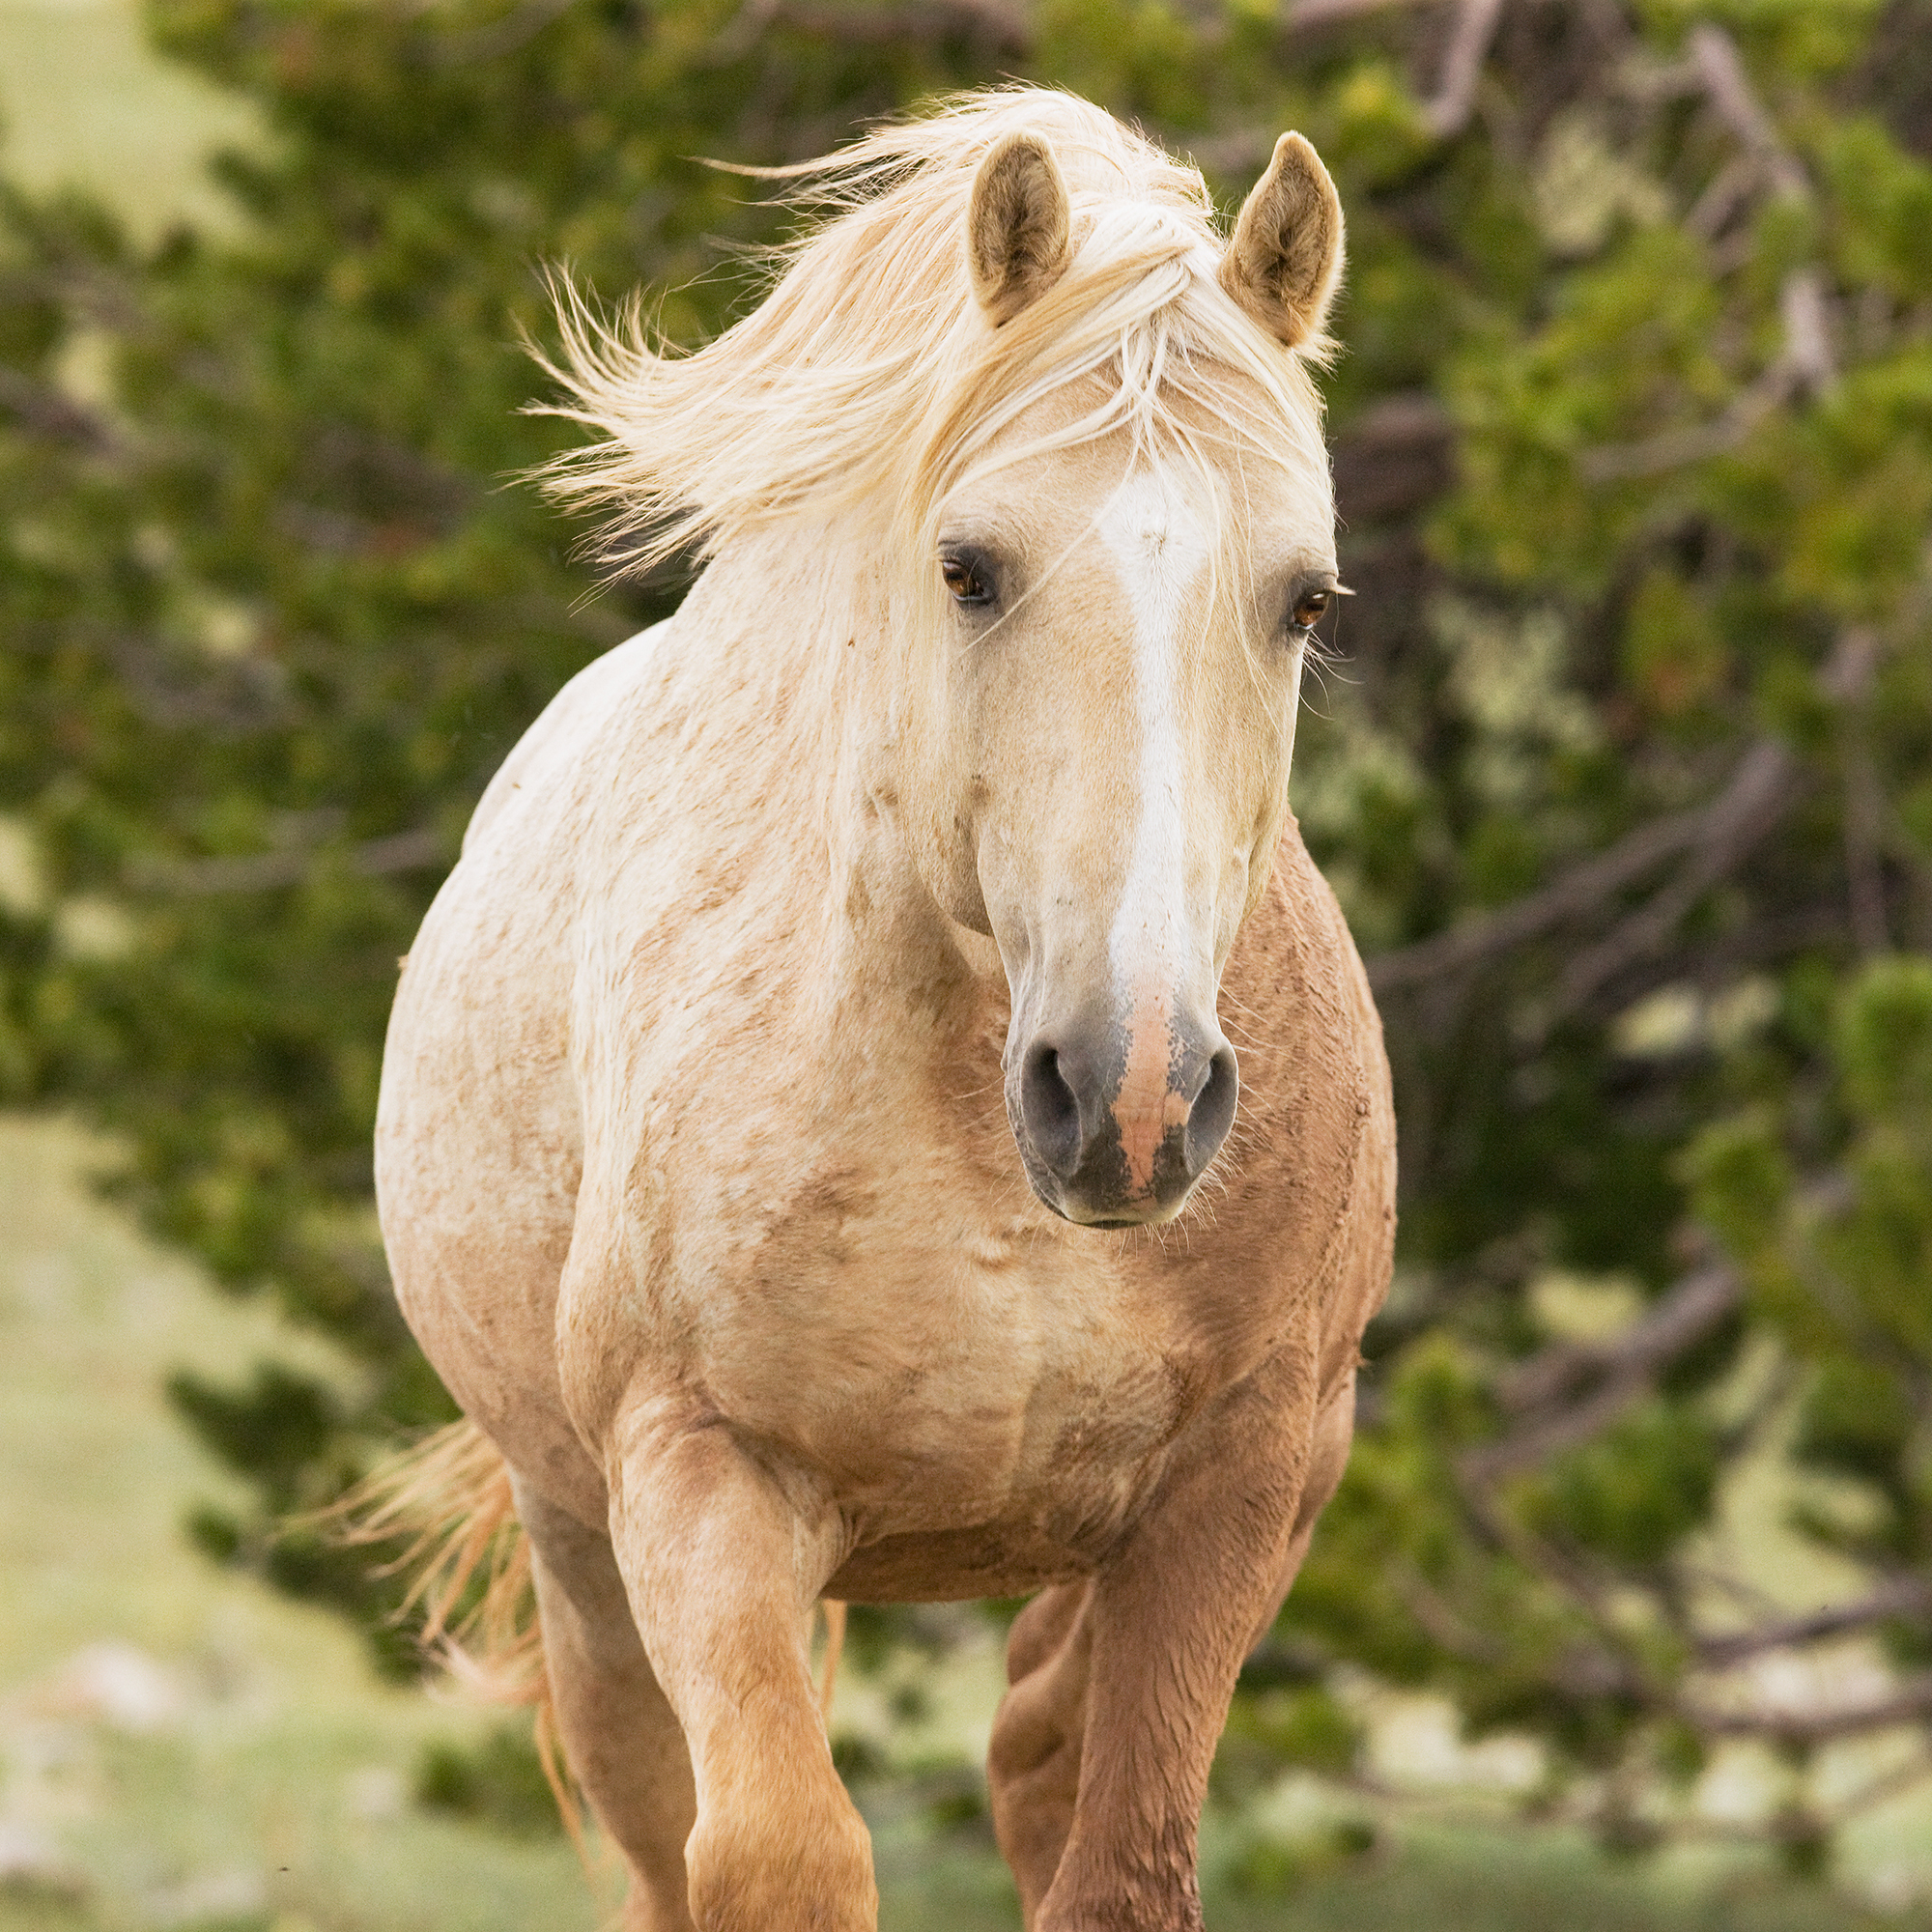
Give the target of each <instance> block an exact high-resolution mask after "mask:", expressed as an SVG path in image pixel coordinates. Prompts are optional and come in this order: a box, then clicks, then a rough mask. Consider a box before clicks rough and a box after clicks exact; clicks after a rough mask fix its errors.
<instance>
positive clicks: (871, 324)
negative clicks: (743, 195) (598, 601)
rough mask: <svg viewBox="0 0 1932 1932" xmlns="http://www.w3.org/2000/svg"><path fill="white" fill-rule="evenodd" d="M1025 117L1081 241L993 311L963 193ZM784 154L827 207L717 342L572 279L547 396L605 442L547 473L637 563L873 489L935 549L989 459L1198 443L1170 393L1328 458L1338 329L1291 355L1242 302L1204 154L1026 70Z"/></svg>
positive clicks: (1254, 447)
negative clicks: (1060, 411)
mask: <svg viewBox="0 0 1932 1932" xmlns="http://www.w3.org/2000/svg"><path fill="white" fill-rule="evenodd" d="M1019 128H1024V129H1028V130H1031V131H1033V132H1036V133H1038V134H1041V135H1043V136H1044V137H1045V138H1046V139H1047V141H1049V142H1050V143H1051V145H1052V148H1053V151H1054V155H1055V157H1056V159H1057V160H1058V162H1059V164H1060V167H1061V171H1062V173H1063V175H1064V176H1065V182H1066V186H1067V191H1068V195H1069V199H1070V203H1071V213H1072V239H1073V259H1072V262H1071V264H1070V266H1069V267H1068V269H1067V270H1066V272H1065V275H1063V276H1062V278H1061V279H1060V281H1059V282H1057V283H1056V284H1055V285H1054V286H1053V288H1051V289H1050V290H1048V291H1047V293H1046V294H1045V295H1043V296H1042V297H1040V298H1039V299H1038V300H1037V301H1035V302H1034V303H1032V304H1031V305H1030V306H1029V307H1027V308H1025V309H1023V310H1022V311H1021V312H1020V313H1019V314H1018V315H1017V316H1015V317H1014V318H1013V319H1012V320H1011V321H1010V322H1009V323H1007V324H1006V325H1005V326H1004V327H1000V328H997V329H995V328H993V327H990V325H989V324H988V322H987V320H986V318H985V316H984V315H983V313H982V312H981V310H980V306H979V303H978V302H977V301H976V299H975V298H974V296H973V292H972V288H971V284H970V281H969V278H968V270H967V263H966V248H965V236H966V222H967V208H968V204H969V200H970V197H971V194H972V190H973V183H974V178H975V174H976V171H977V169H978V167H979V164H980V161H981V160H982V159H983V157H984V156H985V155H986V154H987V152H988V151H989V150H990V149H991V148H992V147H993V145H994V144H995V143H996V142H997V141H998V140H999V139H1000V138H1001V137H1002V136H1003V135H1005V134H1007V133H1009V131H1012V130H1014V129H1019ZM779 172H780V173H781V174H782V175H784V176H786V177H790V178H792V179H795V180H799V181H801V182H802V183H803V184H804V185H803V186H802V187H801V188H800V189H799V190H798V191H795V192H794V194H793V195H792V197H791V200H792V203H793V205H794V206H795V207H798V208H800V209H801V210H812V211H816V212H818V213H819V215H820V219H819V220H818V222H817V223H816V225H815V226H812V227H810V228H809V229H808V230H807V232H806V233H804V234H803V235H801V236H800V237H799V238H798V239H796V240H794V241H791V242H789V243H788V244H786V245H785V246H783V247H782V248H781V249H779V250H777V251H776V270H777V272H776V276H775V280H774V284H773V286H772V288H771V290H770V293H769V294H768V295H767V296H766V298H765V299H764V301H763V302H762V303H761V304H760V305H759V306H758V307H757V308H756V309H754V310H753V312H752V313H751V314H750V315H748V316H746V317H745V318H744V319H743V320H742V321H740V322H739V323H737V324H735V325H734V326H733V327H730V328H729V329H727V330H725V333H724V334H722V335H721V336H719V337H718V338H717V339H716V340H715V341H713V342H711V343H710V344H708V345H707V346H705V347H704V348H701V349H698V350H696V351H693V352H690V353H681V352H679V351H677V350H675V349H674V348H672V347H671V346H670V345H668V344H667V343H665V342H664V341H663V340H662V339H661V338H660V337H659V336H658V335H657V334H656V332H655V330H654V329H652V328H651V327H649V326H648V325H647V324H646V322H645V320H644V318H643V314H642V311H641V309H640V307H639V304H638V303H637V301H636V300H635V299H634V300H633V301H632V302H631V304H630V305H629V306H628V307H627V308H626V309H625V310H624V311H623V312H622V314H621V315H620V316H619V318H618V320H617V322H616V323H615V324H614V326H612V325H607V324H605V323H603V322H601V321H600V320H599V319H598V318H597V317H596V316H595V315H594V314H593V313H592V312H591V310H590V309H589V308H588V307H587V306H586V304H585V303H584V301H583V299H582V298H581V297H580V296H579V295H578V294H577V292H576V291H575V290H574V289H570V288H567V287H566V288H565V289H564V290H563V291H562V293H561V298H560V301H559V311H560V320H561V326H562V336H563V351H564V354H563V366H562V367H560V368H555V367H553V368H552V371H551V373H552V374H554V376H555V377H556V379H557V380H558V382H559V383H560V384H562V386H563V388H564V391H565V396H566V400H565V401H563V402H561V403H559V404H557V405H554V406H553V412H554V413H556V414H559V415H562V416H565V417H567V418H569V419H571V420H574V421H577V422H581V423H583V424H585V425H587V426H589V427H590V428H592V429H595V430H596V431H598V432H599V433H600V438H601V440H599V441H597V442H595V443H593V444H591V445H589V446H588V447H586V448H584V449H582V450H579V451H575V452H573V453H571V454H569V455H566V456H564V457H562V458H560V459H559V460H558V461H557V462H555V463H554V465H553V466H551V468H550V469H549V471H548V472H547V480H548V482H549V485H550V487H551V488H552V489H553V491H554V492H555V493H556V494H557V495H559V496H561V497H566V498H569V499H573V500H576V501H580V502H593V503H601V504H607V505H611V506H613V507H614V508H615V510H616V513H617V514H616V516H615V517H614V519H613V521H612V527H611V532H610V534H611V540H612V545H613V549H614V551H615V554H616V555H617V556H618V558H619V559H620V560H621V561H622V562H623V563H624V564H626V565H629V566H631V567H633V568H643V567H647V566H649V565H651V564H653V563H656V562H659V561H662V560H663V559H664V558H665V557H667V556H668V555H669V554H672V553H674V552H676V551H678V550H680V549H683V548H686V547H690V548H692V549H693V550H695V551H696V552H697V553H699V554H717V553H719V552H720V551H722V550H724V549H725V548H727V547H728V546H730V545H731V544H732V543H733V542H734V541H735V540H737V539H740V538H743V537H746V536H749V535H751V534H753V532H755V531H757V530H759V529H760V528H763V527H766V526H771V525H773V524H775V523H778V522H780V521H782V520H784V519H787V518H791V517H794V516H797V515H799V514H801V513H805V512H809V513H810V515H811V516H812V518H813V519H814V521H824V522H830V521H832V520H833V519H834V518H836V517H837V516H838V515H839V514H841V513H849V512H850V511H852V510H853V509H854V508H856V507H857V506H858V505H860V504H862V503H867V502H869V503H872V504H876V505H882V506H885V511H886V514H887V516H888V517H889V518H890V520H891V526H892V528H893V531H894V534H895V537H897V538H898V539H899V540H901V541H912V542H914V543H917V544H919V545H920V546H921V548H922V549H923V548H924V547H925V546H926V544H927V543H928V542H929V539H930V537H931V534H932V532H933V529H934V528H935V526H936V520H937V518H938V516H939V514H940V511H941V510H942V508H943V506H944V503H945V501H946V498H947V497H948V495H949V494H950V492H951V491H952V490H953V489H954V488H956V487H957V486H958V485H959V484H960V483H962V482H963V481H965V480H967V479H968V478H969V477H971V476H973V475H975V474H978V473H980V472H981V471H983V469H985V468H987V467H989V466H991V465H995V464H997V465H1001V466H1003V465H1006V464H1009V463H1012V462H1016V461H1018V460H1020V459H1022V458H1024V457H1026V456H1029V455H1033V454H1036V453H1037V452H1039V451H1040V450H1041V449H1042V448H1045V447H1052V446H1065V445H1069V444H1073V443H1078V442H1082V441H1087V440H1093V439H1095V438H1098V437H1100V436H1104V435H1107V434H1109V433H1111V432H1113V431H1115V430H1120V429H1125V430H1127V431H1129V432H1130V434H1131V435H1132V436H1133V438H1134V440H1135V445H1136V446H1137V447H1146V446H1150V445H1151V444H1153V443H1155V442H1156V441H1166V440H1172V441H1175V442H1178V443H1180V444H1182V445H1184V446H1192V445H1194V444H1195V443H1198V440H1199V436H1200V432H1199V430H1198V428H1195V429H1193V430H1190V429H1188V428H1187V427H1185V426H1183V424H1182V422H1181V420H1180V418H1179V415H1178V414H1177V412H1175V409H1174V407H1173V405H1174V403H1175V401H1176V399H1177V398H1179V397H1192V398H1193V399H1195V400H1197V401H1204V402H1206V403H1207V404H1208V414H1209V415H1210V417H1211V418H1212V419H1214V420H1215V421H1216V422H1218V423H1219V424H1220V425H1221V426H1222V430H1223V431H1224V433H1225V436H1226V438H1227V440H1229V441H1230V442H1232V443H1233V444H1235V445H1236V446H1237V448H1238V449H1239V451H1240V452H1241V454H1242V455H1243V456H1244V457H1245V456H1250V455H1251V456H1253V457H1255V458H1257V459H1259V460H1261V461H1263V462H1264V463H1266V464H1268V465H1271V466H1279V467H1282V468H1286V469H1290V470H1292V471H1293V472H1295V473H1297V474H1302V475H1307V474H1309V473H1311V472H1319V473H1320V474H1321V475H1322V476H1323V477H1325V474H1326V464H1327V458H1326V455H1325V453H1324V451H1323V448H1322V444H1321V402H1320V398H1319V395H1318V392H1317V390H1316V388H1315V384H1314V383H1313V382H1312V380H1311V379H1310V377H1309V374H1308V372H1307V370H1306V368H1305V367H1304V366H1303V365H1304V363H1305V362H1306V361H1309V360H1315V361H1317V362H1320V360H1321V358H1322V355H1323V354H1324V353H1325V349H1326V345H1325V344H1324V343H1320V342H1318V343H1317V344H1315V345H1313V349H1312V351H1311V347H1310V346H1309V345H1303V347H1302V348H1301V349H1300V350H1298V351H1294V352H1291V351H1289V350H1286V349H1284V348H1283V347H1282V346H1281V344H1280V343H1278V342H1276V341H1275V340H1274V339H1273V337H1272V336H1270V335H1269V334H1268V333H1267V332H1266V331H1265V330H1264V329H1263V328H1262V327H1260V326H1259V325H1258V324H1256V323H1255V322H1254V321H1253V320H1251V319H1250V318H1249V317H1248V315H1247V314H1246V313H1245V312H1244V311H1243V310H1242V309H1241V308H1240V307H1239V305H1238V304H1237V303H1236V301H1235V300H1234V299H1233V298H1232V297H1230V296H1229V295H1228V294H1227V292H1226V291H1225V290H1224V289H1223V288H1222V287H1221V285H1220V283H1219V281H1218V280H1217V279H1216V272H1215V271H1216V270H1217V268H1218V267H1219V264H1220V259H1221V256H1222V253H1223V250H1224V246H1225V244H1224V241H1223V240H1222V237H1221V235H1220V233H1219V232H1218V230H1217V229H1216V227H1215V223H1214V213H1213V205H1212V202H1211V200H1210V199H1209V196H1208V188H1207V185H1206V184H1205V182H1204V181H1203V180H1202V178H1201V175H1200V173H1199V172H1198V170H1196V169H1194V168H1192V167H1188V166H1185V165H1183V164H1182V163H1180V162H1179V161H1177V160H1175V159H1174V158H1173V157H1172V156H1169V155H1167V154H1165V153H1163V152H1162V151H1161V150H1160V149H1159V148H1157V147H1155V146H1154V145H1153V144H1152V143H1151V142H1150V141H1148V140H1146V139H1144V138H1143V137H1142V136H1140V135H1138V134H1136V133H1133V132H1132V131H1130V130H1129V129H1127V128H1123V127H1122V125H1121V124H1120V123H1119V122H1118V121H1116V120H1115V119H1114V118H1113V117H1112V116H1111V115H1109V114H1106V113H1103V112H1102V111H1101V110H1100V109H1098V108H1095V107H1092V106H1090V105H1088V104H1087V103H1086V102H1085V101H1081V100H1076V99H1073V98H1071V97H1070V96H1067V95H1064V94H1058V93H1052V92H1047V91H1043V90H1037V89H1030V88H1018V87H1015V88H1008V89H1002V90H998V91H995V92H989V93H980V94H973V95H968V96H965V97H963V98H959V99H953V100H951V101H948V102H946V103H944V104H942V105H941V106H940V107H939V108H938V109H937V110H936V111H934V112H932V113H930V114H928V115H925V116H923V117H922V118H920V119H917V120H909V121H902V122H895V123H893V124H890V125H888V126H886V127H883V128H879V129H877V130H876V131H874V132H873V133H871V134H870V135H868V136H867V138H865V139H864V140H862V141H860V142H858V143H856V144H855V145H854V146H852V147H850V148H847V149H844V150H842V151H840V152H839V153H838V154H836V155H833V156H828V157H826V158H825V159H824V160H821V161H815V162H810V163H806V164H804V165H803V166H800V167H796V168H790V169H785V170H781V171H779ZM1231 377H1233V378H1236V379H1238V380H1236V381H1233V382H1231V381H1230V380H1229V379H1230V378H1231ZM1083 382H1084V383H1085V384H1088V385H1089V386H1091V387H1092V389H1093V392H1094V397H1095V399H1096V400H1095V402H1094V407H1093V408H1092V409H1090V410H1088V411H1086V412H1084V413H1082V414H1080V415H1079V416H1078V418H1077V419H1076V420H1075V421H1074V422H1072V423H1071V424H1070V425H1068V426H1066V427H1065V428H1063V429H1061V430H1059V431H1057V432H1055V433H1054V434H1053V435H1052V437H1051V438H1050V439H1045V440H1041V439H1036V440H1030V441H1025V442H1022V443H1018V444H1016V443H1015V442H1014V441H1013V440H1009V441H1008V442H1006V443H1004V444H1003V445H1002V446H1001V448H1000V449H999V451H998V452H997V454H996V455H995V454H994V453H993V452H991V451H990V450H989V445H990V444H991V443H992V441H993V440H994V439H995V438H996V437H998V436H999V435H1000V433H1001V432H1002V431H1003V430H1005V429H1007V428H1009V427H1010V426H1011V425H1012V424H1013V423H1014V422H1015V421H1017V420H1018V419H1019V418H1020V417H1021V416H1022V415H1024V414H1025V413H1026V412H1027V411H1028V410H1030V409H1031V408H1033V407H1034V406H1035V405H1036V404H1037V403H1039V402H1041V401H1043V400H1045V399H1046V398H1047V397H1048V396H1050V395H1052V394H1054V393H1056V392H1058V391H1060V390H1062V389H1065V388H1066V387H1068V386H1069V385H1072V384H1081V383H1083ZM873 527H874V528H876V527H877V525H876V523H874V525H873Z"/></svg>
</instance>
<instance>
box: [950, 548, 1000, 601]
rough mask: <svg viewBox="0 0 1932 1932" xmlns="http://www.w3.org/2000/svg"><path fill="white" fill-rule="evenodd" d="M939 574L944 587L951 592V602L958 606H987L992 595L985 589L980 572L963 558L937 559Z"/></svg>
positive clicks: (983, 579)
mask: <svg viewBox="0 0 1932 1932" xmlns="http://www.w3.org/2000/svg"><path fill="white" fill-rule="evenodd" d="M939 574H940V575H941V576H942V577H943V578H945V580H946V587H947V589H949V590H950V591H952V596H953V601H954V602H955V603H959V604H987V603H990V602H991V601H992V595H993V593H992V592H991V591H990V590H988V589H987V588H986V580H985V578H984V577H983V576H982V575H981V574H980V571H979V570H978V569H977V568H976V567H975V566H974V565H973V564H971V563H969V562H968V561H967V560H966V558H964V557H963V556H943V557H941V558H940V559H939Z"/></svg>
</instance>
